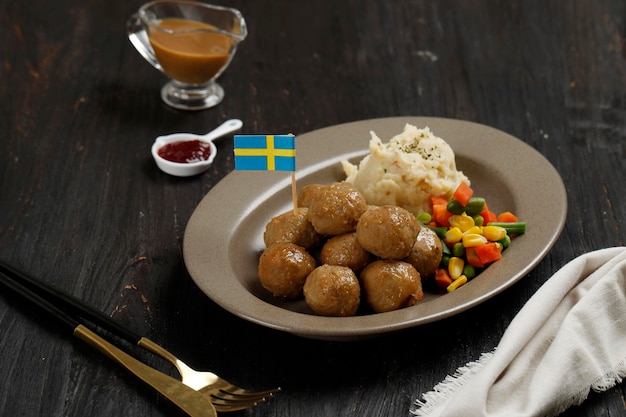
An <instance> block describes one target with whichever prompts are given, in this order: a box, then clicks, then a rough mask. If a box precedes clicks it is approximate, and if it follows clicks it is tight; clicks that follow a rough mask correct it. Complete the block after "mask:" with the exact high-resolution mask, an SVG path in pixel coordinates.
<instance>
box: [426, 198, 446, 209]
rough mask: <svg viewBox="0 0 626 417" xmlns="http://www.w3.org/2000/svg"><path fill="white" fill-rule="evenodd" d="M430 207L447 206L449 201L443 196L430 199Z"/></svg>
mask: <svg viewBox="0 0 626 417" xmlns="http://www.w3.org/2000/svg"><path fill="white" fill-rule="evenodd" d="M430 205H431V206H433V207H435V206H447V205H448V200H447V199H446V198H445V197H443V196H434V197H430Z"/></svg>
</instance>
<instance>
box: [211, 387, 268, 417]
mask: <svg viewBox="0 0 626 417" xmlns="http://www.w3.org/2000/svg"><path fill="white" fill-rule="evenodd" d="M278 391H280V388H276V389H271V390H265V391H250V390H246V389H243V388H240V387H238V386H236V385H233V384H230V383H228V384H227V385H225V386H223V387H221V388H220V389H218V390H214V391H212V392H211V393H210V395H211V402H212V403H213V405H214V406H215V409H216V410H217V411H219V412H229V411H239V410H244V409H246V408H250V407H253V406H255V405H257V404H258V403H261V402H264V401H265V400H266V399H267V398H268V397H273V396H274V395H273V394H274V393H275V392H278Z"/></svg>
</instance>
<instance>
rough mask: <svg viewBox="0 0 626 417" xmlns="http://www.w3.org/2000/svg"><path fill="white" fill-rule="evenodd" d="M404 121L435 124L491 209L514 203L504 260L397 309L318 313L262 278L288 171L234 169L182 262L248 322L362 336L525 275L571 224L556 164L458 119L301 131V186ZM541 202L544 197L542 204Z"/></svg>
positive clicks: (199, 211) (214, 195)
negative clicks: (520, 230) (517, 230)
mask: <svg viewBox="0 0 626 417" xmlns="http://www.w3.org/2000/svg"><path fill="white" fill-rule="evenodd" d="M405 123H410V124H413V125H415V126H417V127H419V128H421V127H425V126H427V127H429V128H430V129H431V130H432V131H433V133H434V134H435V135H437V136H440V137H442V138H443V139H444V140H446V141H447V142H448V143H449V144H450V146H451V147H452V149H453V150H454V151H455V153H456V161H457V167H458V169H460V170H462V171H463V172H464V173H465V174H466V175H468V177H469V178H470V180H471V182H472V187H473V188H474V191H475V194H476V195H478V196H482V197H485V198H486V200H487V202H488V203H489V208H490V209H492V210H493V211H496V212H498V211H505V210H509V211H512V212H514V213H516V214H517V215H518V216H519V217H520V219H521V220H524V221H526V223H527V229H528V230H527V233H526V234H525V235H523V236H521V237H519V238H517V239H516V240H515V241H514V242H513V244H512V245H511V247H510V248H509V249H508V250H507V251H506V252H505V254H504V257H503V259H502V260H501V261H498V262H497V263H495V264H493V265H491V266H490V267H489V268H487V269H486V270H485V271H484V272H483V273H481V274H480V275H479V276H478V277H477V278H475V279H474V280H472V281H471V282H469V283H468V284H467V285H465V286H463V287H461V288H460V289H459V290H457V291H455V292H453V293H450V294H446V295H443V296H434V295H429V296H427V297H425V299H424V301H422V302H420V303H418V304H417V305H415V306H413V307H409V308H405V309H401V310H398V311H393V312H388V313H382V314H371V315H364V316H357V317H345V318H344V317H341V318H339V317H319V316H315V315H313V314H311V312H310V310H309V309H308V307H307V306H306V304H305V303H304V301H297V302H293V301H283V300H280V299H277V298H274V297H272V296H271V295H270V294H268V293H267V291H265V290H264V289H263V288H262V287H261V285H260V283H259V281H258V279H257V273H256V268H257V261H258V257H259V255H260V253H261V251H262V250H263V248H264V244H263V237H262V235H263V231H264V229H265V224H266V223H267V222H268V221H269V220H270V218H271V217H273V216H275V215H277V214H279V213H282V212H284V211H287V210H289V209H290V208H291V207H292V198H291V178H290V173H288V172H274V171H273V172H258V171H256V172H255V171H234V172H232V173H230V174H229V175H227V176H226V177H225V178H224V179H223V180H222V181H220V183H219V184H217V185H216V186H215V187H214V188H213V189H212V190H211V191H210V192H209V193H208V194H207V196H206V197H205V198H204V199H203V200H202V201H201V202H200V204H199V205H198V207H197V208H196V210H195V212H194V213H193V215H192V216H191V218H190V220H189V223H188V225H187V229H186V231H185V237H184V245H183V254H184V259H185V264H186V266H187V269H188V271H189V273H190V274H191V277H192V278H193V280H194V281H195V282H196V284H197V285H198V286H199V287H200V288H201V289H202V291H204V292H205V293H206V294H207V295H208V296H209V297H210V298H211V299H212V300H213V301H215V302H216V303H217V304H219V305H220V306H222V307H223V308H225V309H226V310H228V311H230V312H231V313H233V314H236V315H238V316H240V317H242V318H244V319H247V320H250V321H252V322H255V323H258V324H261V325H263V326H267V327H270V328H274V329H278V330H282V331H286V332H290V333H293V334H297V335H300V336H304V337H310V338H317V339H331V340H342V339H345V340H348V339H358V338H363V337H370V336H374V335H380V334H384V333H387V332H392V331H396V330H400V329H403V328H407V327H411V326H417V325H420V324H424V323H429V322H433V321H436V320H440V319H443V318H445V317H449V316H451V315H454V314H458V313H460V312H462V311H464V310H467V309H468V308H470V307H473V306H475V305H477V304H479V303H482V302H483V301H485V300H487V299H489V298H490V297H493V296H494V295H496V294H498V293H500V292H502V291H503V290H504V289H506V288H507V287H509V286H511V285H512V284H513V283H515V282H516V281H518V280H519V279H520V278H522V277H524V276H525V275H526V274H527V273H528V272H529V271H530V270H531V269H532V268H534V267H535V266H536V265H537V264H538V263H539V261H540V260H541V259H542V258H543V257H544V256H545V255H546V254H547V253H548V251H549V250H550V249H551V248H552V246H553V245H554V243H555V241H556V240H557V238H558V236H559V234H560V233H561V231H562V229H563V226H564V224H565V217H566V213H567V196H566V193H565V187H564V186H563V182H562V180H561V178H560V176H559V174H558V173H557V171H556V170H555V169H554V167H553V166H552V165H551V164H550V163H549V162H548V161H547V160H546V159H545V158H544V157H543V156H542V155H541V154H540V153H538V152H537V151H536V150H534V149H533V148H532V147H530V146H528V145H527V144H525V143H524V142H522V141H520V140H518V139H516V138H514V137H512V136H510V135H508V134H506V133H504V132H502V131H499V130H496V129H493V128H490V127H487V126H483V125H479V124H476V123H469V122H465V121H460V120H451V119H442V118H424V117H394V118H382V119H372V120H364V121H359V122H353V123H346V124H342V125H337V126H332V127H328V128H324V129H319V130H316V131H313V132H309V133H306V134H301V135H299V136H298V137H297V158H298V160H297V167H298V171H297V175H296V178H297V186H298V189H300V187H302V186H304V185H306V184H311V183H323V184H329V183H332V182H333V181H340V180H343V179H344V178H345V175H344V174H343V171H342V169H341V166H340V161H341V160H342V159H349V160H351V161H353V162H358V161H359V160H361V159H362V158H363V157H364V156H365V155H366V154H367V147H368V143H369V139H370V134H369V132H370V131H371V130H373V131H375V132H376V134H377V135H378V136H379V137H380V138H381V139H382V140H383V141H384V142H386V141H388V140H389V139H390V138H391V137H392V136H394V135H396V134H398V133H400V132H401V131H402V129H403V128H404V125H405ZM538 203H540V204H538Z"/></svg>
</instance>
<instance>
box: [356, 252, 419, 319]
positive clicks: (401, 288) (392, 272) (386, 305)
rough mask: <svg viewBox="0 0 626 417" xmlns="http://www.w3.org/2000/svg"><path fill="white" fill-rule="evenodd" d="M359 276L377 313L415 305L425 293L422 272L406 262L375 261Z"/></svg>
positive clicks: (368, 300)
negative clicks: (421, 277)
mask: <svg viewBox="0 0 626 417" xmlns="http://www.w3.org/2000/svg"><path fill="white" fill-rule="evenodd" d="M360 279H361V285H362V286H363V292H364V294H365V297H366V299H367V302H368V304H369V305H370V307H372V309H374V311H375V312H377V313H383V312H385V311H392V310H397V309H399V308H403V307H408V306H412V305H413V304H415V303H416V302H418V301H420V300H421V299H422V298H423V297H424V293H423V292H422V282H421V279H420V274H419V272H417V271H416V270H415V268H414V267H413V265H411V264H410V263H407V262H402V261H387V260H378V261H375V262H373V263H371V264H369V265H368V266H367V267H365V269H364V270H363V271H362V272H361V275H360Z"/></svg>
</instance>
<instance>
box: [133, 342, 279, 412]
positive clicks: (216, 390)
mask: <svg viewBox="0 0 626 417" xmlns="http://www.w3.org/2000/svg"><path fill="white" fill-rule="evenodd" d="M137 345H138V346H140V347H142V348H144V349H146V350H148V351H150V352H152V353H155V354H157V355H158V356H160V357H161V358H163V359H165V360H166V361H168V362H169V363H171V364H172V365H174V366H175V367H176V369H177V370H178V372H179V373H180V375H181V377H182V382H183V384H185V385H187V386H188V387H190V388H193V389H194V390H196V391H199V392H201V393H202V394H204V395H207V396H208V397H209V399H210V400H211V402H212V403H213V405H214V406H215V409H216V410H217V411H220V412H226V411H238V410H243V409H245V408H249V407H252V406H254V405H256V404H258V403H259V402H262V401H265V400H266V399H267V398H268V397H272V396H273V394H274V393H276V392H278V391H280V388H275V389H270V390H265V391H250V390H246V389H243V388H240V387H238V386H236V385H233V384H231V383H230V382H228V381H226V380H225V379H223V378H220V377H219V376H217V375H216V374H214V373H213V372H201V371H196V370H195V369H193V368H191V367H189V366H188V365H187V364H186V363H184V362H183V361H181V360H180V359H178V358H177V357H176V356H174V355H173V354H172V353H170V352H169V351H167V350H166V349H164V348H163V347H162V346H159V345H158V344H156V343H154V342H153V341H152V340H150V339H147V338H145V337H142V338H141V339H140V340H139V342H138V343H137Z"/></svg>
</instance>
